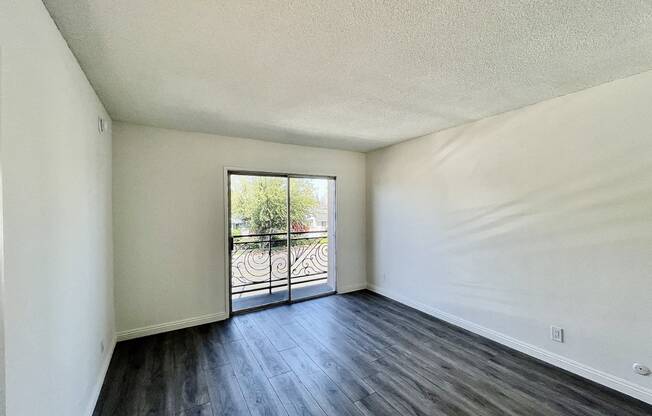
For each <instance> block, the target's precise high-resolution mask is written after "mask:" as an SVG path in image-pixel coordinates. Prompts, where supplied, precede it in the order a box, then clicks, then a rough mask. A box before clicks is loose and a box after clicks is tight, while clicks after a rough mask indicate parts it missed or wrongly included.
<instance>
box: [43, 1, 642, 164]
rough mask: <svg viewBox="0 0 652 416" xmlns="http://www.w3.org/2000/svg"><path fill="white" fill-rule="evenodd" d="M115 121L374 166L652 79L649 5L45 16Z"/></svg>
mask: <svg viewBox="0 0 652 416" xmlns="http://www.w3.org/2000/svg"><path fill="white" fill-rule="evenodd" d="M44 2H45V4H46V6H47V7H48V9H49V10H50V13H51V14H52V16H53V17H54V19H55V21H56V22H57V24H58V25H59V27H60V29H61V31H62V33H63V34H64V37H65V38H66V40H67V41H68V43H69V44H70V47H71V48H72V50H73V51H74V53H75V54H76V55H77V57H78V59H79V61H80V63H81V65H82V67H83V69H84V71H85V72H86V74H87V75H88V77H89V79H90V80H91V82H92V83H93V85H94V87H95V88H96V90H97V92H98V94H99V95H100V97H101V99H102V101H103V102H104V104H105V105H106V107H107V109H108V110H109V112H110V113H111V116H112V117H113V118H114V119H116V120H122V121H130V122H134V123H140V124H147V125H153V126H160V127H169V128H176V129H183V130H192V131H201V132H209V133H217V134H222V135H229V136H239V137H250V138H257V139H264V140H272V141H279V142H286V143H297V144H305V145H316V146H325V147H334V148H344V149H353V150H363V151H365V150H370V149H374V148H378V147H382V146H385V145H388V144H391V143H395V142H398V141H401V140H405V139H408V138H412V137H416V136H421V135H424V134H427V133H430V132H433V131H436V130H441V129H444V128H447V127H451V126H454V125H457V124H461V123H464V122H467V121H470V120H476V119H479V118H482V117H486V116H488V115H492V114H496V113H500V112H503V111H506V110H510V109H514V108H518V107H521V106H524V105H527V104H531V103H534V102H537V101H541V100H544V99H547V98H551V97H554V96H559V95H563V94H567V93H570V92H573V91H577V90H580V89H583V88H586V87H590V86H593V85H597V84H600V83H603V82H606V81H610V80H613V79H616V78H622V77H625V76H628V75H631V74H635V73H639V72H643V71H645V70H649V69H652V2H651V1H633V0H632V1H628V0H609V1H596V0H586V1H581V0H547V1H516V0H512V1H485V0H477V1H470V0H465V1H415V0H409V1H408V0H406V1H392V0H387V1H381V0H359V1H355V0H298V1H292V0H259V1H251V0H233V1H220V0H183V1H179V0H84V1H80V0H45V1H44Z"/></svg>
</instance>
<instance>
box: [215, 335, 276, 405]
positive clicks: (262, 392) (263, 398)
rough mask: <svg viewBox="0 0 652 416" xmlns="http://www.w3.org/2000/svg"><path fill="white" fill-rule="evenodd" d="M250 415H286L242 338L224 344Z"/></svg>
mask: <svg viewBox="0 0 652 416" xmlns="http://www.w3.org/2000/svg"><path fill="white" fill-rule="evenodd" d="M224 349H225V351H226V354H227V356H228V357H229V360H230V361H231V365H232V366H233V371H234V372H235V375H236V378H237V380H238V383H239V384H240V388H241V389H242V393H243V396H244V398H245V403H246V404H247V407H248V408H249V411H250V412H251V414H252V415H254V416H258V415H261V416H262V415H264V416H272V415H274V416H275V415H287V412H286V411H285V408H284V407H283V405H282V404H281V402H280V400H279V398H278V396H277V395H276V392H275V391H274V389H273V388H272V385H271V384H270V383H269V380H268V379H267V377H266V376H265V372H264V371H263V369H262V367H260V364H258V361H257V360H256V358H254V356H253V354H252V352H251V351H250V350H249V347H248V346H247V343H246V342H245V341H244V340H241V341H235V342H230V343H228V344H225V345H224Z"/></svg>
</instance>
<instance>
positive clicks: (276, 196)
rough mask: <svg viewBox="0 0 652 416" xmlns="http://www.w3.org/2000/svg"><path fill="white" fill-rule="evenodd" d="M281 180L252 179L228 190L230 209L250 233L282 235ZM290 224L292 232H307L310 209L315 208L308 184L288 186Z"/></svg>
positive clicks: (283, 198) (284, 203) (283, 189)
mask: <svg viewBox="0 0 652 416" xmlns="http://www.w3.org/2000/svg"><path fill="white" fill-rule="evenodd" d="M286 184H287V181H286V179H285V178H275V177H260V176H259V177H254V178H250V179H248V180H244V181H242V182H241V184H240V186H239V187H238V188H237V189H234V190H232V199H231V201H232V206H231V210H232V212H233V214H234V215H236V216H238V217H240V219H242V220H243V221H244V223H245V224H247V226H248V228H249V230H250V232H252V233H255V234H263V233H270V232H282V231H284V230H285V227H286V223H287V201H286V197H287V196H286V195H287V194H286ZM290 194H291V195H290V198H291V201H292V205H291V208H290V223H291V230H292V231H303V230H305V229H307V226H308V218H309V216H310V213H311V210H312V209H314V208H316V207H317V206H319V200H318V198H317V194H316V192H315V189H314V188H313V186H312V184H311V183H309V182H308V181H301V180H293V181H292V183H291V186H290Z"/></svg>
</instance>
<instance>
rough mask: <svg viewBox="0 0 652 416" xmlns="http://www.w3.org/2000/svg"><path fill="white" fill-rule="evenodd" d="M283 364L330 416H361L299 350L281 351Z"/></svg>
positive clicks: (351, 403) (317, 367)
mask: <svg viewBox="0 0 652 416" xmlns="http://www.w3.org/2000/svg"><path fill="white" fill-rule="evenodd" d="M281 355H282V356H283V359H284V360H285V362H287V363H288V365H289V366H290V367H291V368H292V371H293V372H294V374H296V375H297V377H298V378H299V380H300V381H301V383H302V384H303V385H304V386H305V387H306V389H307V390H308V391H309V392H310V394H311V395H312V396H313V397H314V398H315V400H316V401H317V403H318V404H319V406H320V407H321V408H322V409H323V410H324V411H325V412H326V414H327V415H330V416H361V413H360V412H359V411H358V409H357V408H356V407H355V405H354V404H353V402H352V401H351V400H350V399H349V398H348V397H347V396H346V395H345V394H344V393H343V392H342V390H340V389H339V387H338V386H337V385H336V384H335V382H334V381H333V380H331V379H330V378H329V377H328V376H327V375H326V374H325V373H324V372H323V371H322V370H321V369H320V368H319V366H317V364H315V363H314V362H313V361H312V360H311V359H310V358H309V357H308V355H306V353H305V352H303V351H302V350H301V349H300V348H291V349H289V350H284V351H281Z"/></svg>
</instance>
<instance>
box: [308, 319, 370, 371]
mask: <svg viewBox="0 0 652 416" xmlns="http://www.w3.org/2000/svg"><path fill="white" fill-rule="evenodd" d="M297 321H298V322H299V324H301V326H303V327H304V328H306V330H308V331H310V332H311V333H312V334H313V335H314V336H315V337H316V338H318V339H319V340H320V341H321V343H322V344H324V345H325V346H326V347H329V348H332V349H336V350H338V351H341V352H342V353H343V354H346V355H347V356H348V357H350V358H352V359H354V360H364V361H369V362H371V361H374V360H375V359H377V358H379V357H380V356H381V355H382V354H381V353H379V352H374V353H370V352H369V351H367V350H366V349H364V347H362V346H361V345H359V344H358V343H357V342H356V341H354V339H353V338H351V337H349V335H348V334H346V332H345V331H343V330H340V328H339V327H338V326H336V325H333V324H331V323H330V322H326V321H324V320H323V319H319V318H317V317H314V316H312V315H311V314H307V313H305V314H301V316H300V317H299V318H297Z"/></svg>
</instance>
